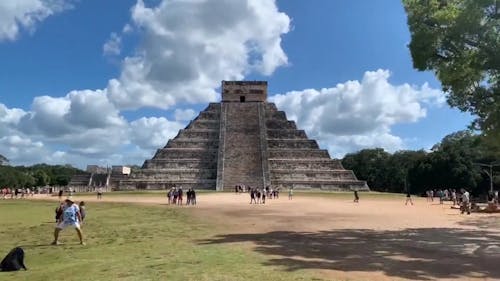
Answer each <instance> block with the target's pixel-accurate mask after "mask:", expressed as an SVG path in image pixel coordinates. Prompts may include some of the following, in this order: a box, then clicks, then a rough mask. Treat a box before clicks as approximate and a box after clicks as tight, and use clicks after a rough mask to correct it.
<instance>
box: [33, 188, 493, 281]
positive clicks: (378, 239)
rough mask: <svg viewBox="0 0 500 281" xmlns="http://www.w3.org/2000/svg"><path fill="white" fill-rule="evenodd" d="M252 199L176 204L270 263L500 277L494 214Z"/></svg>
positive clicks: (220, 196)
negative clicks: (254, 202)
mask: <svg viewBox="0 0 500 281" xmlns="http://www.w3.org/2000/svg"><path fill="white" fill-rule="evenodd" d="M41 198H42V199H47V197H45V196H41ZM51 199H53V200H57V198H55V197H51ZM81 199H84V200H85V201H97V200H96V198H95V197H90V196H86V197H83V198H81ZM249 199H250V198H249V196H248V195H247V194H241V195H236V194H232V193H210V194H199V195H198V205H197V206H196V207H193V206H189V207H188V206H182V207H178V206H168V207H169V208H189V209H190V211H191V212H192V213H193V215H195V216H197V217H200V218H203V219H204V220H206V221H209V222H213V223H215V224H218V225H223V226H224V227H223V229H224V233H219V234H218V235H217V236H215V237H211V238H209V239H207V240H204V241H199V243H200V244H222V243H240V244H243V245H249V246H251V248H252V249H253V250H254V251H257V252H260V253H262V254H264V255H267V256H268V257H269V258H270V260H269V262H268V263H266V264H264V265H272V266H279V267H280V268H282V269H283V270H292V271H293V270H311V271H314V272H315V273H317V274H319V275H320V276H321V277H323V278H326V279H327V280H328V279H341V280H438V279H439V280H457V279H460V280H500V266H499V265H500V242H499V241H500V236H499V231H500V230H499V229H498V226H499V225H500V224H498V223H497V222H498V220H499V218H498V217H495V216H494V215H480V214H473V215H471V216H463V215H460V214H459V213H458V211H457V210H453V209H451V208H450V206H449V205H439V204H437V202H436V203H429V202H426V200H425V199H423V198H414V203H415V205H413V206H411V205H409V206H405V205H404V200H405V198H404V197H401V199H400V200H399V199H372V198H369V199H368V198H367V199H366V200H364V199H363V197H362V198H361V202H360V203H359V204H355V203H353V202H352V201H351V200H350V199H341V198H331V197H323V198H322V197H312V196H301V195H300V193H299V194H296V195H295V196H294V198H293V200H288V198H287V197H286V196H283V195H282V198H280V199H277V200H268V201H267V202H266V203H267V204H265V205H263V204H260V205H250V204H249ZM74 200H75V201H78V200H80V198H78V197H75V198H74ZM101 201H103V202H130V203H139V204H165V203H166V198H165V197H161V196H160V195H159V196H158V197H149V196H147V197H146V196H137V197H131V196H106V194H105V195H104V199H103V200H101ZM166 207H167V206H166ZM481 226H488V227H489V228H488V229H487V230H484V229H482V228H481Z"/></svg>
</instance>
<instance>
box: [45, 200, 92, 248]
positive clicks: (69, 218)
mask: <svg viewBox="0 0 500 281" xmlns="http://www.w3.org/2000/svg"><path fill="white" fill-rule="evenodd" d="M81 221H82V216H81V214H80V209H79V208H78V205H76V204H74V203H73V201H71V200H70V199H66V200H64V209H63V214H62V216H61V218H60V219H59V221H58V222H57V225H56V229H55V230H54V242H52V245H59V244H60V243H59V240H58V239H59V232H61V230H63V229H65V228H66V227H72V228H74V229H76V233H77V234H78V238H79V239H80V244H81V245H85V243H84V242H83V235H82V230H81V229H80V222H81Z"/></svg>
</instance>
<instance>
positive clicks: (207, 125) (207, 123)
mask: <svg viewBox="0 0 500 281" xmlns="http://www.w3.org/2000/svg"><path fill="white" fill-rule="evenodd" d="M219 125H220V122H219V121H218V120H196V121H194V122H191V123H190V124H189V125H188V126H187V128H188V129H202V130H203V129H211V130H217V131H218V130H219Z"/></svg>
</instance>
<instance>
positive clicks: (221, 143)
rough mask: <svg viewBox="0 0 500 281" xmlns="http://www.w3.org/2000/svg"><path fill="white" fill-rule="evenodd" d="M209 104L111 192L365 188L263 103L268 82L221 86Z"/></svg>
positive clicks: (284, 118)
mask: <svg viewBox="0 0 500 281" xmlns="http://www.w3.org/2000/svg"><path fill="white" fill-rule="evenodd" d="M221 92H222V93H221V94H222V99H221V102H220V103H210V104H209V105H208V106H207V107H206V108H205V110H203V111H202V112H200V113H199V115H198V116H197V117H196V118H195V119H194V120H192V121H191V122H190V123H189V124H188V125H187V126H186V128H184V129H182V130H180V131H179V133H178V134H177V136H175V137H174V138H173V139H171V140H168V142H167V144H166V145H165V147H163V148H160V149H158V150H157V151H156V153H155V154H154V156H153V157H152V158H151V159H148V160H146V161H145V162H144V164H143V165H142V168H141V169H140V170H138V171H133V172H132V173H131V174H130V176H128V177H120V178H119V179H117V180H116V181H113V180H111V182H110V185H112V187H114V188H115V189H165V188H170V187H172V186H174V185H175V186H177V187H179V186H182V187H183V188H191V187H192V188H196V189H214V190H226V189H230V190H233V189H234V187H235V185H245V186H251V187H259V188H262V187H267V186H271V187H272V188H285V189H288V188H294V189H322V190H369V189H368V186H367V185H366V182H364V181H360V180H358V179H356V176H355V175H354V173H353V172H352V171H350V170H346V169H344V168H343V167H342V164H341V163H340V161H339V160H336V159H332V158H330V155H329V153H328V151H327V150H325V149H321V148H319V146H318V144H317V142H316V141H315V140H312V139H309V138H308V137H307V135H306V133H305V132H304V131H303V130H299V129H298V128H297V126H296V124H295V122H294V121H290V120H287V117H286V114H285V112H283V111H279V110H278V109H277V108H276V105H275V104H274V103H270V102H267V82H266V81H222V87H221Z"/></svg>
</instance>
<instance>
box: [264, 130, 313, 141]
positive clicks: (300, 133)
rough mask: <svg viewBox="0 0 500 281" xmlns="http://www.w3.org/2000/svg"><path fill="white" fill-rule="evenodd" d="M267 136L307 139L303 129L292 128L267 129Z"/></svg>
mask: <svg viewBox="0 0 500 281" xmlns="http://www.w3.org/2000/svg"><path fill="white" fill-rule="evenodd" d="M267 138H268V140H271V139H304V140H305V139H307V135H306V132H305V131H304V130H293V129H282V130H275V129H267Z"/></svg>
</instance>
